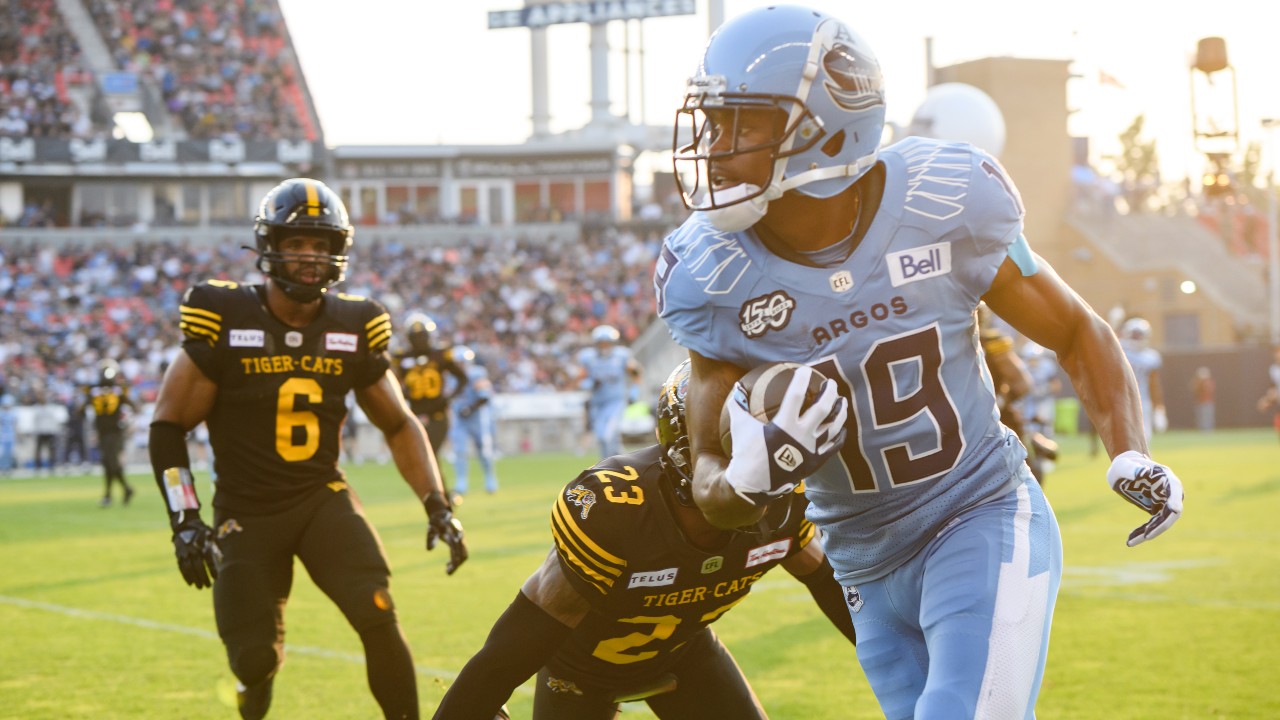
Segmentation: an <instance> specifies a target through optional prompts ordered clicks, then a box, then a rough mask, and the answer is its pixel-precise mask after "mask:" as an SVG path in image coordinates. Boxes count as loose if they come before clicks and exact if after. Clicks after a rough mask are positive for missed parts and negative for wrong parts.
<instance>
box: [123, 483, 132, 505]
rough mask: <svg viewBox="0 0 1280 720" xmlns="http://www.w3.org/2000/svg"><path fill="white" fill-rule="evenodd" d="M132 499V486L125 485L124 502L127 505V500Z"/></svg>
mask: <svg viewBox="0 0 1280 720" xmlns="http://www.w3.org/2000/svg"><path fill="white" fill-rule="evenodd" d="M132 499H133V488H132V487H129V486H126V487H125V489H124V504H125V505H128V504H129V501H130V500H132Z"/></svg>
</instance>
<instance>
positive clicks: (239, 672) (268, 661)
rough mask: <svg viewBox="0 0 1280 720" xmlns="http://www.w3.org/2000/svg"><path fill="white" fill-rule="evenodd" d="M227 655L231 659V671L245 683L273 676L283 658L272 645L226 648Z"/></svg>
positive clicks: (248, 683)
mask: <svg viewBox="0 0 1280 720" xmlns="http://www.w3.org/2000/svg"><path fill="white" fill-rule="evenodd" d="M227 656H228V659H229V660H230V661H231V672H232V673H234V674H235V676H236V679H237V680H239V681H240V682H242V683H244V684H245V685H257V684H258V683H260V682H262V681H263V680H266V679H267V678H269V677H272V676H274V675H275V674H276V670H277V669H279V667H280V663H281V661H282V660H283V658H282V657H281V656H280V652H279V651H278V650H277V649H276V647H275V646H274V645H255V646H253V647H246V648H239V649H236V650H231V649H228V650H227Z"/></svg>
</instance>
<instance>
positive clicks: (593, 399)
mask: <svg viewBox="0 0 1280 720" xmlns="http://www.w3.org/2000/svg"><path fill="white" fill-rule="evenodd" d="M620 339H621V335H620V333H619V332H618V329H617V328H615V327H613V326H612V325H597V326H596V327H595V328H594V329H592V331H591V343H592V344H591V346H590V347H585V348H582V349H581V350H579V351H578V358H577V359H578V367H579V368H581V372H580V375H579V383H578V387H580V388H581V389H583V390H586V391H587V392H588V393H589V396H588V397H587V427H588V428H589V429H590V431H591V435H592V436H593V437H595V439H596V443H597V444H598V445H599V448H600V457H602V458H607V457H613V456H614V455H617V454H619V453H620V452H622V427H621V425H622V415H623V413H624V412H626V410H627V403H628V402H630V401H631V397H632V392H633V390H632V387H633V385H635V384H636V383H637V378H639V376H640V365H639V363H637V362H636V361H635V359H634V358H632V357H631V350H629V349H628V348H626V347H623V346H622V345H619V344H618V341H619V340H620Z"/></svg>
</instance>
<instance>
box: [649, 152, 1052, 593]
mask: <svg viewBox="0 0 1280 720" xmlns="http://www.w3.org/2000/svg"><path fill="white" fill-rule="evenodd" d="M880 161H881V162H882V163H883V164H884V166H885V170H886V174H885V189H884V196H883V199H882V202H881V204H880V208H879V210H878V211H877V213H876V214H875V217H874V220H873V221H872V224H871V226H870V227H869V228H868V230H867V233H866V235H865V236H864V238H863V239H862V240H861V242H860V243H859V245H858V246H857V248H856V249H855V250H854V251H853V253H852V254H851V255H850V256H849V257H848V258H847V259H846V260H845V261H844V262H843V263H840V264H838V265H836V266H832V267H821V268H818V267H810V266H806V265H801V264H797V263H793V262H790V261H787V260H784V259H782V258H780V257H778V256H777V255H775V254H773V253H772V252H770V251H769V250H768V249H767V248H766V247H765V246H764V245H763V244H762V242H761V241H760V239H759V238H758V237H757V236H756V235H755V234H754V232H753V231H751V230H747V231H744V232H737V233H726V232H721V231H718V230H716V229H715V228H714V227H713V226H712V225H710V223H709V222H708V221H707V220H705V219H704V218H703V217H702V216H701V215H700V214H698V213H695V214H694V215H693V216H692V217H691V218H690V219H689V220H687V221H686V222H685V223H684V224H683V225H682V226H681V227H680V228H678V229H677V230H676V231H675V232H673V233H672V234H671V235H670V236H669V237H668V238H667V239H666V241H665V243H664V245H663V249H662V253H661V257H660V259H659V262H658V266H657V269H656V270H655V275H654V285H655V290H656V292H657V296H658V311H659V314H660V316H661V317H662V319H663V320H664V321H665V322H666V323H667V326H668V328H669V330H670V332H671V334H672V336H673V337H674V338H675V340H676V341H677V342H678V343H679V344H680V345H682V346H684V347H686V348H689V349H691V350H693V351H696V352H698V353H699V354H701V355H703V356H706V357H709V358H713V359H716V360H720V361H726V362H730V363H733V364H735V365H739V366H742V367H744V368H750V367H754V366H757V365H760V364H763V363H767V362H774V361H781V360H790V361H797V362H804V363H807V364H809V365H811V366H813V367H814V368H816V369H818V370H820V371H821V372H822V373H823V374H825V375H826V376H827V377H829V378H833V379H835V380H836V381H837V382H838V383H839V384H840V387H841V392H842V393H843V394H844V395H845V396H846V397H848V398H849V399H850V401H851V402H850V412H849V420H848V429H849V439H848V441H847V442H846V443H845V445H844V448H843V449H842V451H841V453H840V455H839V456H838V457H836V458H833V459H831V460H830V461H828V462H827V463H826V464H825V465H824V466H823V467H822V468H821V469H819V470H818V472H817V473H816V474H815V475H814V476H813V477H811V478H809V479H808V480H807V481H806V486H807V493H808V495H809V499H810V503H811V504H810V506H809V517H810V519H811V520H812V521H813V522H814V523H815V524H817V525H819V526H820V527H821V528H822V529H823V530H824V531H825V537H826V540H825V545H826V551H827V555H828V557H829V558H830V559H831V564H832V565H833V566H834V567H835V569H836V577H837V579H838V580H840V582H841V583H842V584H844V585H846V586H849V585H855V584H858V583H862V582H867V581H870V580H874V579H877V578H880V577H883V576H884V575H886V574H887V573H889V572H891V571H892V570H893V569H894V568H896V567H898V566H899V565H901V564H902V563H904V562H905V561H906V560H907V559H908V558H910V557H911V556H912V555H914V554H915V553H916V552H918V551H919V550H920V549H921V548H922V547H923V546H924V545H925V543H926V542H928V540H929V539H930V538H932V537H934V536H935V535H936V534H937V533H938V531H940V530H941V529H942V528H943V526H945V525H946V524H947V523H948V522H949V521H950V520H951V519H952V518H955V517H957V516H958V515H959V514H960V513H961V512H962V511H965V510H966V509H969V508H973V507H975V506H978V505H981V504H983V503H985V502H988V501H991V500H993V499H995V498H998V497H1001V496H1004V495H1007V494H1008V493H1010V492H1011V491H1012V490H1013V489H1014V488H1015V487H1017V486H1018V485H1019V484H1020V483H1021V482H1022V480H1023V474H1024V472H1025V466H1024V458H1025V451H1024V449H1023V447H1022V445H1021V443H1020V442H1018V439H1017V438H1016V437H1014V436H1013V434H1012V433H1011V432H1010V431H1009V430H1008V429H1007V428H1005V427H1004V426H1003V425H1001V424H1000V422H999V412H998V410H997V407H996V398H995V392H994V390H993V388H992V383H991V378H990V375H989V374H988V371H987V369H986V364H985V361H984V359H983V355H982V351H981V349H980V346H979V342H978V334H977V322H976V318H975V314H974V312H975V309H976V307H977V305H978V301H979V299H980V298H981V296H982V295H983V293H985V292H986V291H987V289H988V288H989V287H990V285H991V282H992V280H993V279H994V278H995V275H996V271H997V270H998V269H999V267H1000V264H1001V263H1002V262H1003V261H1004V259H1005V258H1006V257H1009V256H1011V257H1014V259H1015V260H1019V266H1020V267H1022V268H1023V270H1024V273H1029V272H1034V260H1032V259H1031V255H1030V252H1029V250H1028V249H1027V247H1026V243H1025V240H1023V239H1022V237H1021V232H1022V215H1023V209H1022V202H1021V199H1020V198H1019V196H1018V194H1017V190H1016V189H1015V188H1014V186H1013V184H1012V182H1011V181H1010V180H1009V179H1008V177H1007V176H1006V175H1005V173H1004V170H1003V169H1002V168H1001V167H1000V165H999V163H998V162H997V161H996V160H994V159H993V158H991V157H990V156H989V155H986V154H985V153H983V152H981V151H979V150H976V149H974V148H972V147H971V146H969V145H966V144H947V143H941V142H938V141H933V140H925V139H921V138H908V139H906V140H903V141H902V142H899V143H897V144H895V145H893V146H891V147H889V148H886V149H884V150H882V151H881V153H880Z"/></svg>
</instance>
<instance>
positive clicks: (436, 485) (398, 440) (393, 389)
mask: <svg viewBox="0 0 1280 720" xmlns="http://www.w3.org/2000/svg"><path fill="white" fill-rule="evenodd" d="M356 401H357V402H359V403H360V408H361V409H362V410H364V413H365V415H366V416H368V418H369V422H371V423H373V424H374V426H375V427H377V428H378V429H379V430H381V431H382V434H383V436H384V437H385V438H386V439H387V448H388V449H389V450H390V451H391V458H392V459H393V460H395V463H396V469H397V470H399V471H400V476H401V477H403V478H404V481H405V482H406V483H408V485H409V487H411V488H413V491H414V493H415V494H417V496H418V498H419V499H420V500H422V503H423V505H424V506H425V507H426V510H427V521H428V527H427V549H428V550H431V549H432V548H434V547H435V544H436V541H437V540H442V541H444V543H445V544H446V545H448V546H449V564H448V565H447V566H446V567H445V571H446V572H447V573H449V574H450V575H452V574H453V572H454V571H455V570H457V569H458V567H459V566H461V565H462V563H464V562H466V560H467V545H466V542H465V541H464V540H463V532H462V524H461V523H459V522H458V520H457V519H456V518H454V517H453V511H452V509H451V508H450V507H449V503H448V502H447V501H446V500H445V499H444V482H443V481H442V480H441V479H440V465H439V463H438V462H437V461H436V455H435V453H434V452H433V451H432V450H431V445H430V443H428V442H427V433H426V431H425V430H423V429H422V423H421V422H419V421H418V418H417V417H415V416H414V414H413V413H412V412H410V411H409V406H408V405H406V404H405V401H404V395H403V394H401V392H400V384H399V383H398V382H396V378H395V375H393V374H392V372H391V371H390V370H387V372H386V373H384V374H383V376H382V378H381V379H380V380H378V381H377V382H375V383H373V384H372V385H369V386H367V387H364V388H361V389H359V390H356Z"/></svg>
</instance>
